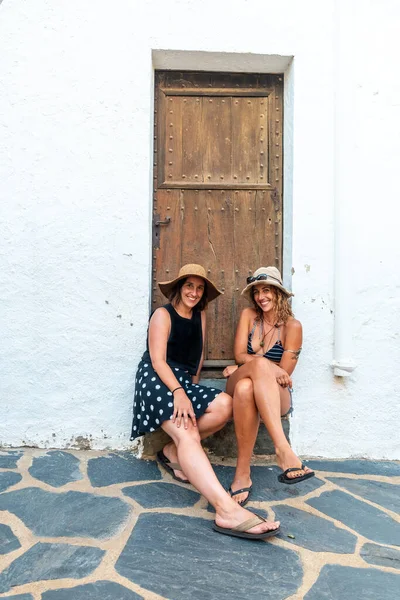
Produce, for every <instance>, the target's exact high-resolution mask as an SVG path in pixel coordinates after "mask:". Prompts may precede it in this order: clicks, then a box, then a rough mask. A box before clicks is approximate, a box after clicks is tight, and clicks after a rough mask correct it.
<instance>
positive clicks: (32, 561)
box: [0, 542, 104, 592]
mask: <svg viewBox="0 0 400 600" xmlns="http://www.w3.org/2000/svg"><path fill="white" fill-rule="evenodd" d="M103 554H104V550H100V549H99V548H90V547H88V546H71V545H68V544H43V543H41V542H39V543H38V544H35V546H33V547H32V548H30V549H29V550H28V551H27V552H25V554H23V555H22V556H20V557H19V558H17V559H16V560H15V561H14V562H12V563H11V565H10V566H9V567H8V568H7V569H6V570H5V571H3V573H1V574H0V592H8V591H9V590H10V588H11V587H15V586H17V585H22V584H24V583H31V582H32V581H41V580H43V579H65V578H66V577H72V578H74V579H79V578H80V577H85V576H86V575H89V574H90V573H92V571H94V570H95V568H96V567H97V566H98V565H99V563H100V561H101V559H102V557H103Z"/></svg>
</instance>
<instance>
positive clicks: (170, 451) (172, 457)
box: [163, 442, 189, 483]
mask: <svg viewBox="0 0 400 600" xmlns="http://www.w3.org/2000/svg"><path fill="white" fill-rule="evenodd" d="M163 452H164V455H165V456H166V457H167V458H168V460H169V461H170V462H172V463H178V464H179V461H178V453H177V451H176V446H175V444H174V442H170V443H169V444H167V445H166V446H164V448H163ZM173 471H174V475H175V477H177V478H178V479H181V480H182V481H184V482H185V483H187V482H188V481H189V480H188V478H187V477H186V475H185V473H184V472H183V471H179V470H178V469H173Z"/></svg>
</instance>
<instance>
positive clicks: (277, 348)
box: [247, 321, 285, 363]
mask: <svg viewBox="0 0 400 600" xmlns="http://www.w3.org/2000/svg"><path fill="white" fill-rule="evenodd" d="M256 326H257V321H254V325H253V329H252V330H251V331H250V333H249V337H248V340H247V354H255V352H254V350H253V348H252V346H251V342H252V339H253V335H254V332H255V330H256ZM280 335H281V328H280V327H278V339H277V340H276V342H275V344H274V345H273V346H272V348H270V349H269V350H267V351H266V352H265V354H263V356H264V358H268V360H272V361H273V362H275V363H280V362H281V360H282V354H283V353H284V351H285V349H284V347H283V346H282V342H281V340H280Z"/></svg>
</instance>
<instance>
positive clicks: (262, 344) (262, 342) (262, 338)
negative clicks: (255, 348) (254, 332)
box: [260, 319, 276, 348]
mask: <svg viewBox="0 0 400 600" xmlns="http://www.w3.org/2000/svg"><path fill="white" fill-rule="evenodd" d="M275 327H276V325H272V327H271V329H268V331H267V332H266V333H264V319H263V321H262V324H261V327H260V329H261V331H260V348H264V346H265V341H264V340H265V338H266V336H267V335H268V334H269V333H270V332H271V331H272V330H273V329H275ZM271 337H272V336H271ZM269 341H270V340H269Z"/></svg>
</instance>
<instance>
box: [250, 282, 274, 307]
mask: <svg viewBox="0 0 400 600" xmlns="http://www.w3.org/2000/svg"><path fill="white" fill-rule="evenodd" d="M253 300H254V302H255V303H256V305H257V306H259V307H260V308H261V310H262V311H263V313H264V314H266V313H272V312H274V311H275V308H276V291H275V290H274V288H273V287H272V286H269V285H266V284H265V283H258V284H257V285H255V286H254V287H253Z"/></svg>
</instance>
